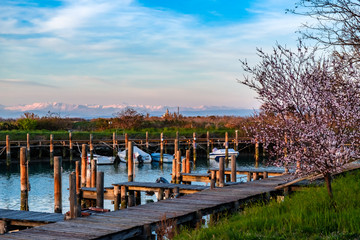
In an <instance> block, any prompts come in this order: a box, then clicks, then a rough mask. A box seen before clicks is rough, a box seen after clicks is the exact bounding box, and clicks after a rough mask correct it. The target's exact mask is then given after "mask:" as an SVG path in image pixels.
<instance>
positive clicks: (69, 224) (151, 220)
mask: <svg viewBox="0 0 360 240" xmlns="http://www.w3.org/2000/svg"><path fill="white" fill-rule="evenodd" d="M286 178H287V176H278V177H273V178H267V179H263V180H259V181H253V182H247V183H236V184H231V185H229V186H225V187H223V188H215V189H213V190H211V189H206V190H203V191H201V192H198V193H194V194H190V195H185V196H182V197H180V198H175V199H166V200H162V201H159V202H156V203H149V204H145V205H139V206H135V207H130V208H127V209H123V210H120V211H114V212H108V213H104V214H101V215H92V216H89V217H86V218H76V219H72V220H68V221H63V222H57V223H53V224H48V225H44V226H40V227H36V228H32V229H27V230H23V231H20V232H15V233H10V234H5V235H0V239H39V240H41V239H126V238H131V237H137V238H141V237H144V238H147V237H149V235H151V232H152V231H154V230H155V229H156V228H157V226H158V224H159V223H160V222H161V221H162V220H165V219H167V220H168V219H172V220H176V223H177V224H182V223H188V222H192V223H194V221H195V222H196V221H200V220H201V218H202V216H205V215H208V214H212V213H216V212H220V211H224V210H230V211H232V210H236V209H238V208H239V207H241V206H242V205H243V204H245V203H247V202H248V201H253V200H256V199H262V198H264V197H269V196H270V194H271V193H273V192H275V191H276V190H275V187H276V186H278V185H280V184H283V183H285V181H286Z"/></svg>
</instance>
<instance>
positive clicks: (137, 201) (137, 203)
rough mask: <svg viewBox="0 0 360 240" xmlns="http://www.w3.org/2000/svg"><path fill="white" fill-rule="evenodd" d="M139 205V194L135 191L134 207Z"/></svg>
mask: <svg viewBox="0 0 360 240" xmlns="http://www.w3.org/2000/svg"><path fill="white" fill-rule="evenodd" d="M140 204H141V192H140V191H135V205H140Z"/></svg>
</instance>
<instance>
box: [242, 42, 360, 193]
mask: <svg viewBox="0 0 360 240" xmlns="http://www.w3.org/2000/svg"><path fill="white" fill-rule="evenodd" d="M315 51H316V50H310V49H308V48H306V47H305V46H303V45H302V43H301V42H300V44H299V47H298V49H297V51H296V52H292V51H290V50H289V49H286V48H284V47H282V46H279V45H278V46H277V47H276V48H274V51H273V53H272V54H271V55H269V54H266V53H264V52H263V51H261V50H258V55H259V56H260V57H261V59H262V60H261V62H260V63H259V64H258V65H256V66H255V67H250V66H248V64H247V63H246V62H242V63H243V67H244V70H245V71H246V72H247V73H249V74H250V75H251V77H246V78H245V80H244V81H242V83H243V84H245V85H247V86H249V87H250V88H251V89H253V90H255V91H256V92H257V94H258V98H259V99H260V100H261V101H262V102H263V105H262V110H261V113H260V114H259V118H258V124H257V128H256V129H255V130H254V134H255V136H256V137H257V138H258V139H259V140H262V141H264V142H265V145H266V146H269V144H272V151H270V154H271V155H272V156H273V157H274V158H276V159H277V161H276V164H277V165H281V166H289V167H293V168H295V166H296V165H297V168H296V174H297V175H299V176H301V175H304V174H310V173H316V174H323V175H324V177H325V178H326V181H327V182H328V190H329V195H330V196H331V195H332V193H331V185H330V179H329V177H330V174H331V173H333V172H336V171H338V170H339V169H340V168H341V167H342V166H343V165H344V164H346V163H348V162H350V161H351V160H352V159H353V158H354V157H356V156H358V155H359V154H360V152H359V148H358V144H359V139H360V131H359V126H360V81H359V79H360V75H359V73H360V72H359V71H358V70H357V69H356V68H355V67H353V66H352V64H351V63H349V62H348V61H346V59H338V58H336V57H328V58H326V57H316V52H315ZM299 163H300V165H299Z"/></svg>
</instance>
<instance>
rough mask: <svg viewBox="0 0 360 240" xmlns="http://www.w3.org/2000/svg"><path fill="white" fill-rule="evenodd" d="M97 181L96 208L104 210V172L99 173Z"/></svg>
mask: <svg viewBox="0 0 360 240" xmlns="http://www.w3.org/2000/svg"><path fill="white" fill-rule="evenodd" d="M96 179H97V181H96V207H97V208H104V172H97V175H96Z"/></svg>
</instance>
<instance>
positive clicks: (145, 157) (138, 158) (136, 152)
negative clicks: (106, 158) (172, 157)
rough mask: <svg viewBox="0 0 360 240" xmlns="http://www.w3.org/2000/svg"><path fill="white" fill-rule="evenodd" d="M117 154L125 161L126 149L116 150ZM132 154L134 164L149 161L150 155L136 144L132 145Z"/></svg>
mask: <svg viewBox="0 0 360 240" xmlns="http://www.w3.org/2000/svg"><path fill="white" fill-rule="evenodd" d="M118 156H119V158H120V161H121V162H127V160H126V156H127V151H126V150H124V151H121V152H118ZM133 156H134V163H135V164H139V163H151V155H150V154H148V153H146V152H144V151H143V150H141V149H140V148H138V147H137V146H134V147H133Z"/></svg>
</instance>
